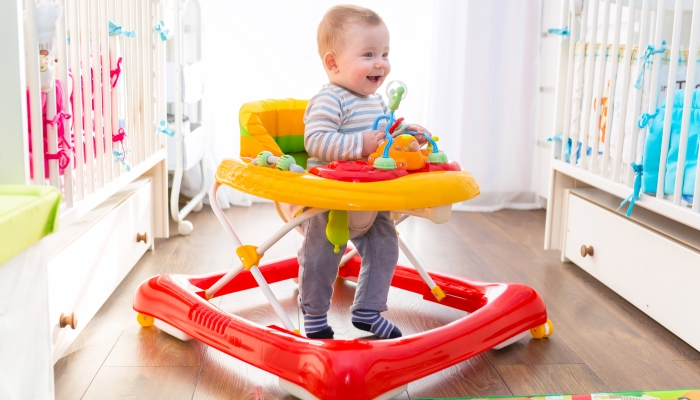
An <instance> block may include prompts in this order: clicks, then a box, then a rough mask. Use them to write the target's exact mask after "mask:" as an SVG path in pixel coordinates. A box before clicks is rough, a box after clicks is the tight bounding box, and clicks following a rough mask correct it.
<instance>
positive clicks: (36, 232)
mask: <svg viewBox="0 0 700 400" xmlns="http://www.w3.org/2000/svg"><path fill="white" fill-rule="evenodd" d="M60 205H61V193H60V192H59V191H58V189H56V188H54V187H52V186H24V185H0V268H2V264H3V263H5V262H6V261H8V260H10V259H11V258H12V257H14V256H16V255H17V254H19V253H21V252H22V251H23V250H24V249H26V248H28V247H29V246H31V245H33V244H34V243H36V242H38V241H39V240H40V239H41V238H43V237H44V236H46V235H49V234H51V233H53V232H55V231H56V230H57V229H58V209H59V206H60Z"/></svg>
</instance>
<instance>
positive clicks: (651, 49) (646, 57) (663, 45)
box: [634, 40, 666, 90]
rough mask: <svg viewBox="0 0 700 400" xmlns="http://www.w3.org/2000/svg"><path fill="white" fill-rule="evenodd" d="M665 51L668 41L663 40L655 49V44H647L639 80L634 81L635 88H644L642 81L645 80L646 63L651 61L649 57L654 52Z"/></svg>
mask: <svg viewBox="0 0 700 400" xmlns="http://www.w3.org/2000/svg"><path fill="white" fill-rule="evenodd" d="M664 51H666V41H665V40H663V41H662V42H661V47H660V48H658V49H655V48H654V46H652V45H648V46H647V51H646V52H645V53H644V60H643V61H642V63H641V65H640V68H641V69H640V71H639V75H638V76H637V81H636V82H635V83H634V88H635V89H637V90H639V89H641V88H642V81H643V80H644V69H645V68H644V65H646V63H647V61H649V58H651V56H653V55H654V54H659V53H663V52H664Z"/></svg>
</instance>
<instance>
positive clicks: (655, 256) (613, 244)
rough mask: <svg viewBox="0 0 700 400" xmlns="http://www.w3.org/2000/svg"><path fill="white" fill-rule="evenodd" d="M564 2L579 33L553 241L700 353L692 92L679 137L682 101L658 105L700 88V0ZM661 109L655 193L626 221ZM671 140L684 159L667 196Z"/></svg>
mask: <svg viewBox="0 0 700 400" xmlns="http://www.w3.org/2000/svg"><path fill="white" fill-rule="evenodd" d="M561 4H562V10H561V26H560V27H556V28H563V27H567V28H568V29H567V30H568V31H569V34H570V36H569V37H566V36H565V35H564V37H563V38H562V44H561V47H560V52H559V60H558V63H559V69H558V77H557V89H556V94H555V96H556V109H555V110H553V114H554V124H553V136H555V135H556V136H557V138H559V139H561V140H555V141H554V142H553V143H554V145H553V146H552V149H553V150H552V160H551V177H550V187H549V196H548V202H547V221H546V233H545V248H547V249H559V250H561V252H562V261H572V262H574V263H576V264H577V265H578V266H580V267H581V268H583V269H584V270H586V271H587V272H588V273H590V274H591V275H593V276H594V277H595V278H597V279H599V280H600V281H601V282H603V283H605V284H606V285H607V286H609V287H610V288H611V289H613V290H614V291H616V292H617V293H618V294H620V295H621V296H622V297H624V298H625V299H627V300H628V301H630V302H631V303H632V304H634V305H635V306H636V307H638V308H639V309H641V310H642V311H644V312H645V313H647V314H648V315H649V316H651V317H652V318H654V319H655V320H656V321H658V322H659V323H660V324H661V325H663V326H665V327H666V328H668V329H669V330H670V331H672V332H673V333H675V334H676V335H677V336H678V337H680V338H681V339H683V340H685V341H686V342H687V343H689V344H690V345H691V346H693V347H695V348H696V349H699V350H700V316H699V314H698V313H697V310H698V309H699V308H700V298H698V296H697V295H696V293H697V286H698V283H700V174H696V176H695V182H694V191H693V193H692V197H689V196H688V195H686V196H685V197H684V196H683V188H684V186H683V185H684V183H683V182H684V174H685V173H687V171H686V164H687V163H690V162H691V161H693V162H694V161H695V160H691V159H689V158H688V156H687V155H688V154H689V153H692V152H694V151H696V150H697V149H693V148H689V146H688V143H689V141H688V138H689V127H690V125H691V121H690V110H691V99H692V97H691V96H692V92H693V91H692V90H686V91H685V92H684V94H683V96H684V97H683V99H684V101H683V106H682V114H681V124H680V128H677V127H676V128H674V129H676V130H675V132H676V133H674V135H676V136H672V134H671V132H672V126H671V125H672V124H671V121H672V112H673V107H667V108H665V109H664V108H661V110H663V112H662V113H658V112H657V109H659V107H661V105H662V103H664V101H665V102H667V103H668V104H674V93H675V92H676V90H677V89H681V88H697V87H698V85H699V84H700V79H698V78H697V77H696V73H697V72H700V69H698V68H697V65H696V64H697V62H698V50H699V49H700V0H571V1H563V2H561ZM559 32H560V31H559ZM664 41H665V42H664ZM603 54H605V56H603ZM642 70H644V73H643V75H641V77H640V71H642ZM636 87H639V88H640V89H637V88H636ZM654 115H655V116H656V118H661V116H663V131H662V134H661V149H662V150H661V152H660V153H661V154H660V159H659V165H658V169H659V171H658V181H657V182H656V190H653V191H648V193H640V194H639V200H638V201H636V204H635V207H634V209H633V211H632V213H631V214H630V216H629V217H626V216H625V213H626V211H627V207H628V205H625V206H623V207H621V209H620V210H618V208H620V204H621V202H622V200H623V199H630V195H632V197H634V194H636V193H637V190H635V182H636V183H637V184H639V182H641V177H642V176H644V175H640V176H639V177H638V173H637V171H638V170H639V165H642V164H643V163H644V161H645V160H643V157H642V156H643V152H644V151H645V145H646V144H647V143H648V140H650V136H649V135H648V132H649V127H650V126H651V123H649V124H648V125H645V122H647V121H648V120H649V119H650V118H651V119H653V118H654ZM640 116H642V118H641V119H640V120H639V121H638V119H639V118H640ZM659 121H661V119H659ZM640 126H642V127H643V128H640ZM678 129H680V130H679V132H680V134H679V135H680V136H679V137H678V136H677V135H678ZM672 137H675V138H676V139H674V140H677V142H676V143H678V145H677V151H676V150H674V152H673V155H672V157H673V160H676V157H677V164H675V165H676V166H675V168H676V173H675V184H674V185H670V184H669V185H670V186H671V187H672V190H671V191H670V193H669V190H668V189H666V190H664V187H665V180H667V179H669V176H670V177H671V179H670V180H669V182H673V180H672V179H673V175H667V174H666V168H667V165H671V164H668V163H669V161H673V160H671V158H670V157H671V155H669V154H670V153H669V147H670V142H671V139H672ZM569 139H571V144H570V145H569ZM694 146H697V144H695V145H694ZM579 149H580V153H579ZM589 152H590V153H589ZM695 154H697V152H696V153H695ZM635 168H636V169H635ZM654 169H655V168H654ZM649 172H650V171H643V172H642V173H649ZM688 176H692V174H689V175H688ZM638 179H639V180H638ZM691 183H692V182H691ZM669 185H667V186H669ZM630 200H631V199H630Z"/></svg>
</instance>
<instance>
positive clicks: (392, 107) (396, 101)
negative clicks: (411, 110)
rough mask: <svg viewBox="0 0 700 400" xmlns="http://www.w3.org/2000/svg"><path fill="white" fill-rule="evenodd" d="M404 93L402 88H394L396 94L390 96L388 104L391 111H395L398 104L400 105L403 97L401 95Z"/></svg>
mask: <svg viewBox="0 0 700 400" xmlns="http://www.w3.org/2000/svg"><path fill="white" fill-rule="evenodd" d="M405 92H406V90H405V89H404V88H402V87H401V86H399V87H397V88H396V94H395V95H394V96H392V98H391V101H390V102H389V109H390V110H392V111H396V110H398V109H399V104H401V98H402V97H403V94H404V93H405Z"/></svg>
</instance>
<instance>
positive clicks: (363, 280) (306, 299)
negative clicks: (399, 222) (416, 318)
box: [299, 211, 399, 315]
mask: <svg viewBox="0 0 700 400" xmlns="http://www.w3.org/2000/svg"><path fill="white" fill-rule="evenodd" d="M326 224H328V213H323V214H319V215H317V216H315V217H313V218H311V219H310V220H308V221H306V222H304V223H303V224H302V225H301V227H302V229H303V230H304V233H305V235H304V243H303V244H302V245H301V248H300V249H299V299H300V300H299V302H300V306H301V310H302V312H303V313H304V314H310V315H323V314H326V313H327V312H328V310H329V309H330V307H331V296H332V295H333V282H335V278H336V277H337V276H338V264H340V259H341V258H342V257H343V255H344V254H345V248H346V247H347V246H342V247H341V248H340V251H339V252H338V253H334V252H333V248H334V246H333V245H332V244H331V242H329V241H328V238H327V237H326ZM352 243H353V244H354V245H355V247H356V248H357V251H358V252H359V254H360V257H362V268H361V269H360V276H359V277H358V279H357V290H356V291H355V301H354V303H353V305H352V307H350V311H356V310H372V311H377V312H382V311H386V310H387V309H388V308H387V306H386V300H387V296H388V295H389V287H390V286H391V279H392V278H393V276H394V269H395V268H396V263H397V262H398V260H399V247H398V240H397V238H396V228H395V227H394V222H393V221H392V220H390V219H389V212H387V211H384V212H380V213H378V214H377V218H376V219H375V220H374V223H373V224H372V226H371V227H370V229H369V230H368V231H367V232H365V233H364V234H363V235H362V236H359V237H356V238H354V239H352Z"/></svg>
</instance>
